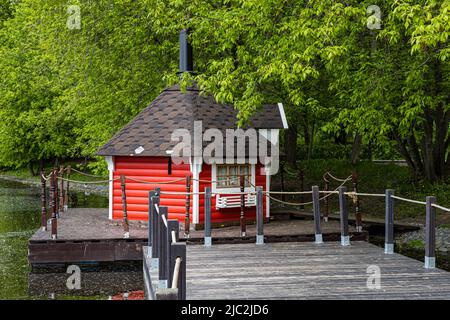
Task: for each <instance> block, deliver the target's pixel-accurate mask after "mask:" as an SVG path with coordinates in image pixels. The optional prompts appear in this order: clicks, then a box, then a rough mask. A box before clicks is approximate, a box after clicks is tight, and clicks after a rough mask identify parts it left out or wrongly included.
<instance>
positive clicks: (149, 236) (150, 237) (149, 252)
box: [147, 190, 155, 258]
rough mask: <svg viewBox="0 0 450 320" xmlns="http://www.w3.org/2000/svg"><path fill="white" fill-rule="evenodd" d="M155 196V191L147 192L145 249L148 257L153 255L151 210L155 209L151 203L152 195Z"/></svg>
mask: <svg viewBox="0 0 450 320" xmlns="http://www.w3.org/2000/svg"><path fill="white" fill-rule="evenodd" d="M154 196H155V191H154V190H153V191H149V192H148V235H147V236H148V242H147V243H148V244H147V245H148V250H147V256H148V257H149V258H150V257H152V256H153V253H152V250H153V224H154V221H153V210H155V208H154V205H153V200H154V199H153V197H154Z"/></svg>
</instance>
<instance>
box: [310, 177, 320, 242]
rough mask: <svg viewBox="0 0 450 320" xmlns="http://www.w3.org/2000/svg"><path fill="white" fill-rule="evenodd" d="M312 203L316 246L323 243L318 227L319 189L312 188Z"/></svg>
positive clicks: (316, 187)
mask: <svg viewBox="0 0 450 320" xmlns="http://www.w3.org/2000/svg"><path fill="white" fill-rule="evenodd" d="M312 201H313V211H314V233H315V242H316V243H317V244H319V243H323V237H322V229H321V227H320V204H319V187H318V186H313V187H312Z"/></svg>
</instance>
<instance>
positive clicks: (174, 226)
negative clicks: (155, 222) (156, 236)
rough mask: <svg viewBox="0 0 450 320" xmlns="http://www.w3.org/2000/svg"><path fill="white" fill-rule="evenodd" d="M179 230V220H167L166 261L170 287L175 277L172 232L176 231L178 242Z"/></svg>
mask: <svg viewBox="0 0 450 320" xmlns="http://www.w3.org/2000/svg"><path fill="white" fill-rule="evenodd" d="M179 229H180V223H179V222H178V220H167V230H166V242H167V243H166V248H165V250H166V252H167V255H166V259H167V265H166V267H167V273H166V274H167V284H168V285H170V284H171V283H172V277H173V267H174V265H172V262H171V261H172V244H173V242H172V231H175V239H176V241H178V240H179Z"/></svg>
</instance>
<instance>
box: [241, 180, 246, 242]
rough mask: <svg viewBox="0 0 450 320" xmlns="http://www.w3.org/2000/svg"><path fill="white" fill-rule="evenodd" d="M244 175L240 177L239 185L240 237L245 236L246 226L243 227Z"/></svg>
mask: <svg viewBox="0 0 450 320" xmlns="http://www.w3.org/2000/svg"><path fill="white" fill-rule="evenodd" d="M244 179H245V177H244V176H241V177H240V185H241V217H240V225H241V237H245V235H246V228H245V194H244V191H245V180H244Z"/></svg>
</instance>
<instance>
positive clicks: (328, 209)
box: [323, 172, 330, 222]
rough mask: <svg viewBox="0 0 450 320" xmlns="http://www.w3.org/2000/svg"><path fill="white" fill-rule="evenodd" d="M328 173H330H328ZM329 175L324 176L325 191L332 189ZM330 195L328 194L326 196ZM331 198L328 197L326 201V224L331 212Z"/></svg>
mask: <svg viewBox="0 0 450 320" xmlns="http://www.w3.org/2000/svg"><path fill="white" fill-rule="evenodd" d="M327 173H328V172H327ZM327 173H326V174H325V175H324V176H323V181H324V188H323V190H324V191H328V190H329V189H330V181H329V180H328V179H327ZM325 195H328V194H325ZM329 198H330V197H326V198H325V199H324V202H325V203H324V211H323V221H324V222H328V214H329V211H330V199H329Z"/></svg>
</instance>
